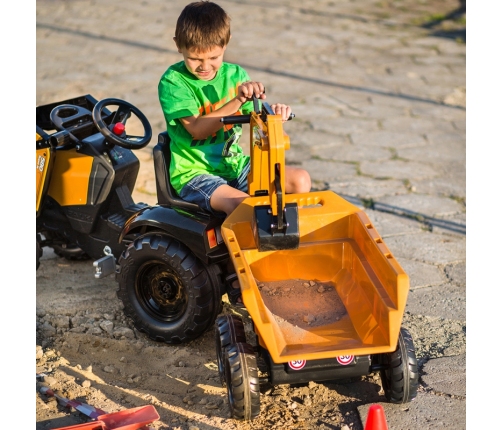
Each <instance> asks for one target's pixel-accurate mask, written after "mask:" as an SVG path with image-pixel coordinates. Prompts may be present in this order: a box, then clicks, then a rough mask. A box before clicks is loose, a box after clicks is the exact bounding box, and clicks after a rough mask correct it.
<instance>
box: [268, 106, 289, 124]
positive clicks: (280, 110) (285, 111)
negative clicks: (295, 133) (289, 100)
mask: <svg viewBox="0 0 502 430" xmlns="http://www.w3.org/2000/svg"><path fill="white" fill-rule="evenodd" d="M270 107H271V108H272V110H273V111H274V113H275V114H276V115H281V116H282V122H285V121H287V120H288V119H289V116H290V115H291V107H290V106H288V105H283V104H281V103H276V104H273V105H272V106H270Z"/></svg>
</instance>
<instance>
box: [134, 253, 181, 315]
mask: <svg viewBox="0 0 502 430" xmlns="http://www.w3.org/2000/svg"><path fill="white" fill-rule="evenodd" d="M137 294H138V297H139V298H140V299H141V303H142V305H143V307H144V308H145V309H146V310H147V311H148V312H149V313H151V314H154V315H155V317H156V318H159V319H163V320H164V321H173V320H176V319H178V318H179V317H180V316H181V315H183V313H184V312H185V309H186V307H187V303H188V298H187V297H186V291H185V287H184V285H183V282H182V279H181V278H180V276H179V275H178V274H177V273H176V272H175V271H174V270H173V269H172V268H171V267H170V266H168V265H166V264H165V263H159V262H154V263H150V264H148V265H146V266H145V267H143V269H142V270H140V273H139V276H138V282H137Z"/></svg>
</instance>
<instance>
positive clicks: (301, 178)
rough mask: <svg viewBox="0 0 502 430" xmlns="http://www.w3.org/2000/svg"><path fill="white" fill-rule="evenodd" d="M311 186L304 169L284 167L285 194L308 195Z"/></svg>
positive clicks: (308, 176)
mask: <svg viewBox="0 0 502 430" xmlns="http://www.w3.org/2000/svg"><path fill="white" fill-rule="evenodd" d="M311 186H312V183H311V180H310V175H309V173H308V172H307V171H306V170H305V169H301V168H300V167H294V166H286V193H288V194H291V193H294V194H297V193H308V192H310V188H311Z"/></svg>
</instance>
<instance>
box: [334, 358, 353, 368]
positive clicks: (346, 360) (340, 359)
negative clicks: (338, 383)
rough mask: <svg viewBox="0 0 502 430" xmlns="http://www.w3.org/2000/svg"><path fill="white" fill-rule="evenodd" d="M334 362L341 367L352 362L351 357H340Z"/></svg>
mask: <svg viewBox="0 0 502 430" xmlns="http://www.w3.org/2000/svg"><path fill="white" fill-rule="evenodd" d="M336 361H338V363H340V364H341V365H342V366H346V365H347V364H350V363H352V362H353V361H354V356H353V355H340V357H336Z"/></svg>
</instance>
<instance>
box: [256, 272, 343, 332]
mask: <svg viewBox="0 0 502 430" xmlns="http://www.w3.org/2000/svg"><path fill="white" fill-rule="evenodd" d="M257 285H258V288H259V289H260V292H261V297H262V299H263V302H264V303H265V306H266V307H267V308H268V309H269V310H270V312H272V314H274V317H275V319H276V321H277V323H278V324H279V326H282V325H288V326H290V325H292V326H297V327H299V328H302V329H308V328H309V327H319V326H324V325H329V324H332V323H335V322H337V321H339V320H340V318H342V317H343V316H344V315H346V314H347V310H346V309H345V306H344V305H343V303H342V301H341V299H340V297H339V296H338V293H337V292H336V288H335V284H334V283H333V282H317V281H312V280H305V279H288V280H283V281H272V282H259V281H257Z"/></svg>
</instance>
